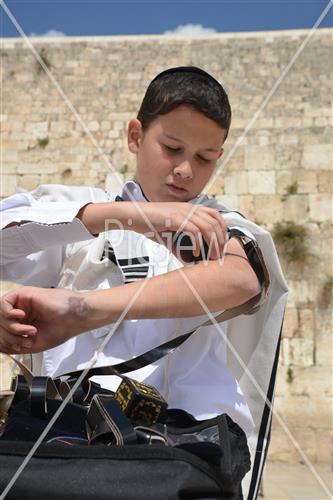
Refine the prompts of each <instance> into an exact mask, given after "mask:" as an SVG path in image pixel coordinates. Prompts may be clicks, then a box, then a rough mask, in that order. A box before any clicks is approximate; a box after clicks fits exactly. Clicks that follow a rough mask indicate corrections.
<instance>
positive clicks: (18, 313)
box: [8, 309, 25, 319]
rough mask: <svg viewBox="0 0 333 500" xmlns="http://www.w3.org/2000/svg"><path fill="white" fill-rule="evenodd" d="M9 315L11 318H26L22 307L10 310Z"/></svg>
mask: <svg viewBox="0 0 333 500" xmlns="http://www.w3.org/2000/svg"><path fill="white" fill-rule="evenodd" d="M8 317H9V318H11V319H14V318H16V319H23V318H25V311H23V310H22V309H12V310H11V311H9V312H8Z"/></svg>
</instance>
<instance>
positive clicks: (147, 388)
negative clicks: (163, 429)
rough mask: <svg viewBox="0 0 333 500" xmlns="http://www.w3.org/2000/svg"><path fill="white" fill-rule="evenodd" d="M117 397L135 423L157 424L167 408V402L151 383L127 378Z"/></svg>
mask: <svg viewBox="0 0 333 500" xmlns="http://www.w3.org/2000/svg"><path fill="white" fill-rule="evenodd" d="M115 398H116V399H117V401H118V403H119V404H120V406H121V409H122V410H123V412H124V413H125V414H126V415H127V417H128V418H129V419H130V420H131V422H132V424H133V425H152V424H155V423H156V422H157V421H158V420H159V419H160V418H161V416H162V415H163V413H164V412H165V410H166V409H167V406H168V404H167V402H166V401H165V399H164V398H163V396H161V394H160V393H159V392H158V391H157V390H156V389H155V388H154V387H152V386H151V385H148V384H144V383H142V382H138V381H137V380H133V379H129V378H125V379H124V380H123V381H122V382H121V384H120V386H119V387H118V389H117V392H116V394H115Z"/></svg>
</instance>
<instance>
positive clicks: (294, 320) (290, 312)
mask: <svg viewBox="0 0 333 500" xmlns="http://www.w3.org/2000/svg"><path fill="white" fill-rule="evenodd" d="M298 326H299V325H298V312H297V309H296V307H287V308H286V312H285V316H284V322H283V336H284V337H288V338H291V337H292V336H293V335H294V333H295V331H296V330H297V329H298Z"/></svg>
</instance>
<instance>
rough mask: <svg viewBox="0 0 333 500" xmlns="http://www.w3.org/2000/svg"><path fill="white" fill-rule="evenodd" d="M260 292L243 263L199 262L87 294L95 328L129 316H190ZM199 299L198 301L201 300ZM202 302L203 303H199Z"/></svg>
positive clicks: (252, 276) (232, 304) (251, 273)
mask: <svg viewBox="0 0 333 500" xmlns="http://www.w3.org/2000/svg"><path fill="white" fill-rule="evenodd" d="M258 292H259V284H258V281H257V278H256V276H255V274H254V272H253V271H252V269H251V268H250V267H249V265H248V264H247V263H246V262H244V264H243V263H240V265H239V266H238V267H237V269H235V268H234V267H231V266H230V265H227V264H225V265H221V263H220V262H219V261H210V262H209V263H199V264H198V265H196V266H193V267H187V268H182V269H181V270H176V271H171V272H169V273H166V274H163V275H161V276H156V277H154V278H151V279H148V280H145V281H139V282H135V283H130V284H127V285H125V286H120V287H117V288H113V289H110V290H103V291H93V292H87V293H85V297H86V301H87V304H88V307H89V309H90V311H91V316H90V317H91V319H92V320H93V322H94V327H97V326H102V325H105V324H108V323H112V322H114V321H115V320H117V319H118V318H119V317H120V315H121V314H122V313H123V312H124V311H126V308H127V307H128V306H129V305H130V304H131V306H130V307H129V309H128V311H127V312H126V315H125V316H124V318H126V319H148V318H168V317H170V318H171V317H191V316H197V315H201V314H204V313H206V311H205V309H204V306H203V304H205V305H206V306H207V307H208V309H209V310H210V311H211V312H215V311H220V310H223V309H229V308H231V307H234V306H236V305H239V304H242V303H244V302H246V301H247V300H248V299H250V298H251V297H253V296H255V295H256V294H257V293H258ZM198 298H199V300H198ZM200 302H201V303H200Z"/></svg>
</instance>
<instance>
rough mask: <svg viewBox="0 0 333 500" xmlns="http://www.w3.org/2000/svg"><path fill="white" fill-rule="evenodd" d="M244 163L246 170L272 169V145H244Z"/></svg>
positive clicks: (273, 158)
mask: <svg viewBox="0 0 333 500" xmlns="http://www.w3.org/2000/svg"><path fill="white" fill-rule="evenodd" d="M244 164H245V169H246V170H272V168H274V164H275V154H274V149H273V146H258V145H255V144H253V145H252V144H250V145H248V146H246V147H245V159H244Z"/></svg>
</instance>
